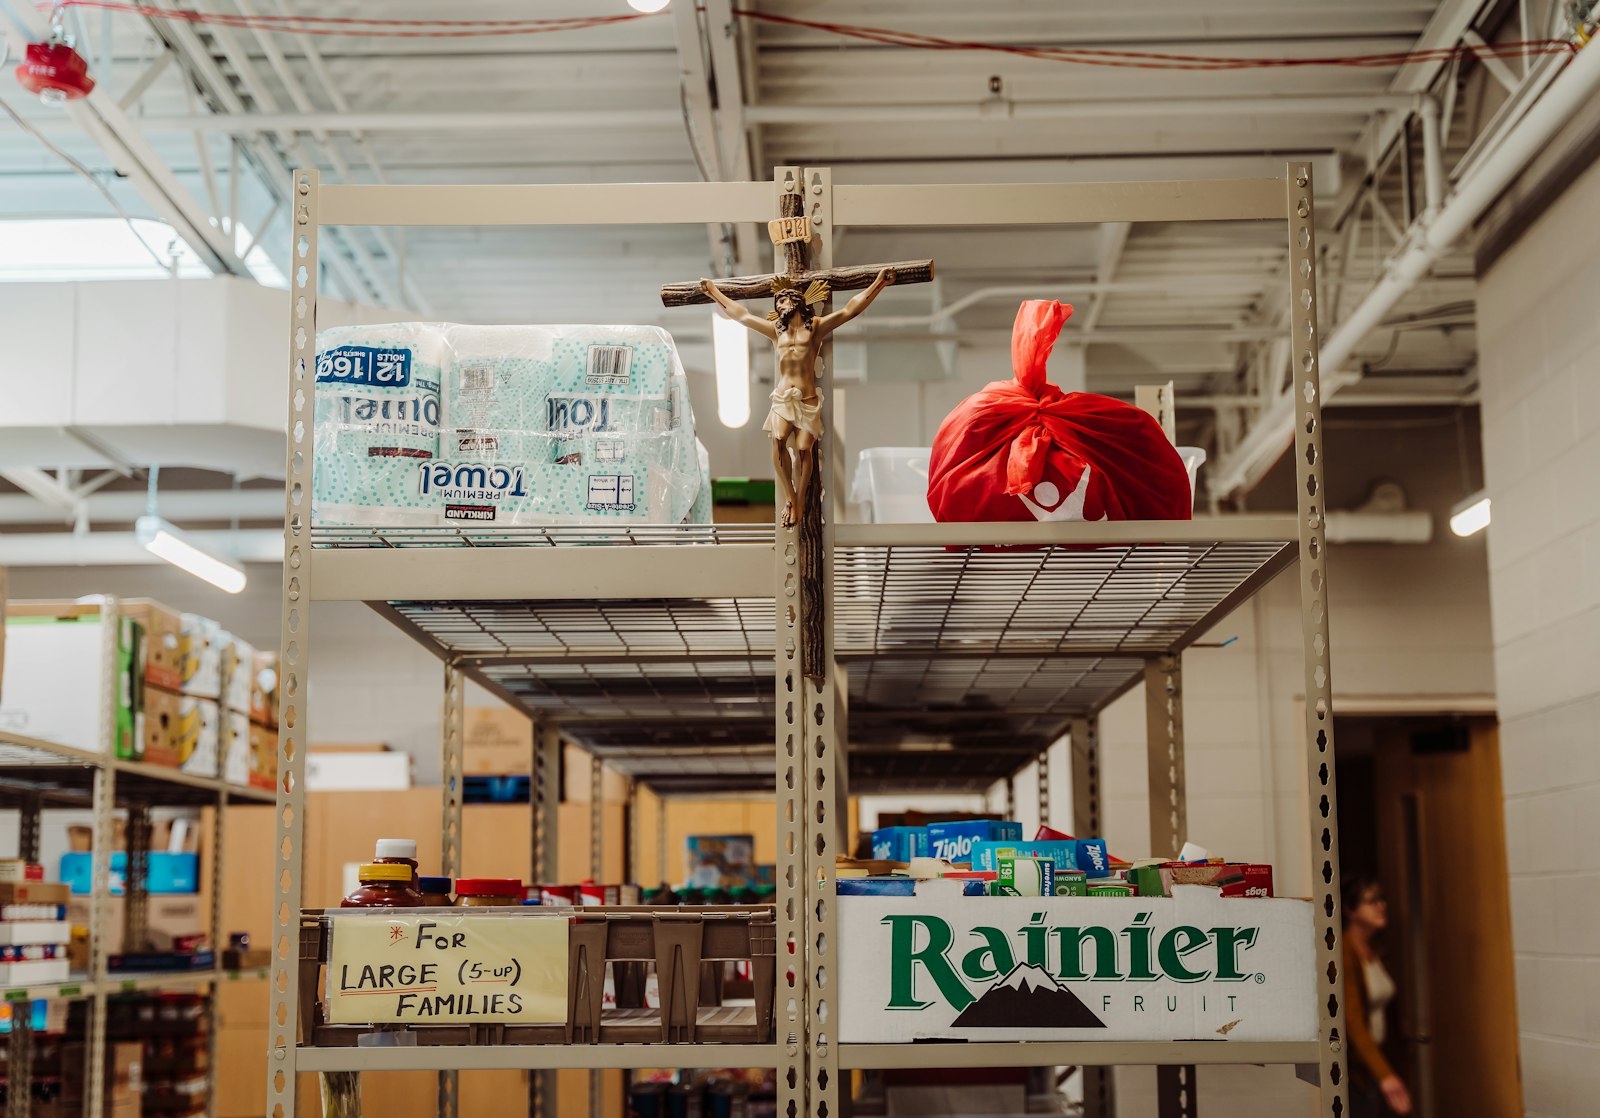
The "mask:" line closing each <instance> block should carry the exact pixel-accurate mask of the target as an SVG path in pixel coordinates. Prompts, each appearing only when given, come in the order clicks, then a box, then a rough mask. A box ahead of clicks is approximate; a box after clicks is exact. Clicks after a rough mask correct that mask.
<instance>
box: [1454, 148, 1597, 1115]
mask: <svg viewBox="0 0 1600 1118" xmlns="http://www.w3.org/2000/svg"><path fill="white" fill-rule="evenodd" d="M1597 206H1600V164H1595V165H1594V166H1591V167H1590V168H1589V170H1588V171H1586V172H1585V173H1583V174H1582V175H1581V176H1579V177H1578V178H1577V179H1576V180H1575V181H1574V182H1573V184H1572V185H1571V186H1570V187H1569V188H1568V189H1567V190H1566V192H1565V193H1564V194H1563V195H1562V196H1561V197H1560V198H1559V199H1558V200H1557V201H1556V202H1555V203H1554V204H1553V205H1552V206H1551V207H1550V208H1549V209H1548V210H1546V212H1545V213H1544V214H1543V215H1542V216H1541V217H1540V218H1539V219H1538V221H1537V222H1536V223H1535V224H1534V225H1533V226H1532V227H1531V228H1529V229H1528V230H1527V231H1526V232H1525V233H1524V234H1523V236H1522V237H1521V238H1520V239H1519V240H1518V241H1517V243H1516V244H1515V245H1514V246H1513V247H1512V248H1511V249H1510V250H1509V251H1507V252H1506V253H1505V254H1504V255H1503V256H1501V257H1500V259H1499V260H1498V261H1496V262H1495V263H1494V264H1493V266H1492V267H1491V268H1490V269H1489V270H1488V271H1487V272H1485V274H1483V275H1482V276H1481V277H1480V286H1479V291H1478V329H1479V333H1478V339H1479V347H1480V353H1481V361H1482V396H1483V446H1484V461H1485V467H1486V471H1487V476H1488V485H1489V491H1490V494H1491V497H1492V499H1493V515H1494V520H1493V523H1492V524H1491V525H1490V527H1489V580H1490V594H1491V600H1492V603H1493V613H1494V644H1495V672H1496V676H1497V680H1498V692H1499V700H1500V718H1501V729H1500V742H1501V769H1502V773H1503V779H1504V782H1505V796H1506V844H1507V853H1508V855H1509V859H1510V868H1511V904H1512V910H1511V918H1512V934H1513V946H1514V950H1515V952H1516V967H1517V1002H1518V1005H1517V1011H1518V1017H1519V1028H1520V1030H1521V1034H1522V1080H1523V1090H1524V1095H1525V1099H1526V1102H1527V1113H1528V1115H1529V1118H1536V1116H1556V1115H1577V1114H1588V1113H1592V1112H1593V1110H1592V1108H1593V1107H1594V1105H1595V1101H1594V1100H1595V1099H1596V1098H1600V742H1597V741H1596V733H1595V727H1596V725H1597V724H1600V671H1597V665H1600V301H1597V299H1596V291H1597V290H1600V287H1597V285H1600V255H1597V253H1596V252H1595V247H1596V244H1597V240H1596V238H1595V236H1594V234H1593V228H1594V214H1595V211H1596V207H1597Z"/></svg>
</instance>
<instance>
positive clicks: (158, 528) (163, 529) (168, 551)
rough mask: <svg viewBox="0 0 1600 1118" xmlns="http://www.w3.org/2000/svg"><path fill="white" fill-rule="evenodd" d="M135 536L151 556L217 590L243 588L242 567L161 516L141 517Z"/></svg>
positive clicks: (236, 590) (134, 529)
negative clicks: (205, 548)
mask: <svg viewBox="0 0 1600 1118" xmlns="http://www.w3.org/2000/svg"><path fill="white" fill-rule="evenodd" d="M133 535H134V538H135V539H137V540H138V541H139V543H140V544H142V545H143V547H144V549H145V550H146V551H148V552H149V553H150V554H151V555H155V556H159V557H160V558H162V559H165V560H166V561H167V562H169V563H171V564H172V565H173V566H175V567H181V568H183V569H184V570H186V571H188V572H189V573H190V574H192V575H194V577H195V578H199V579H204V580H205V581H206V582H209V583H210V584H211V585H212V586H215V587H216V588H217V589H218V590H225V591H227V592H228V593H229V594H237V593H239V591H241V590H243V589H244V584H245V574H244V571H243V570H242V569H241V568H239V567H236V566H234V565H233V564H232V563H229V562H227V561H226V560H223V559H218V558H217V557H216V556H215V555H212V554H211V553H210V552H208V551H201V550H200V549H199V548H198V547H196V546H195V545H194V544H192V543H190V542H189V541H188V540H187V539H185V538H184V535H183V533H182V532H180V531H178V529H176V528H174V527H173V526H172V525H171V524H168V523H167V522H166V521H165V520H162V519H161V518H160V517H159V516H141V517H140V518H139V519H138V520H136V521H134V524H133Z"/></svg>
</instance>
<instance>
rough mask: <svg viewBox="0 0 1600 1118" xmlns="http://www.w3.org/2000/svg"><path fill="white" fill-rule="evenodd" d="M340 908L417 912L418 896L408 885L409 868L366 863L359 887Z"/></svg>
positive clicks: (419, 906)
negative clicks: (404, 909)
mask: <svg viewBox="0 0 1600 1118" xmlns="http://www.w3.org/2000/svg"><path fill="white" fill-rule="evenodd" d="M340 906H341V907H343V908H421V907H422V894H421V893H419V892H417V890H416V889H415V888H414V887H413V886H412V884H411V867H410V866H407V865H405V864H403V863H398V862H368V863H367V864H366V865H364V866H362V867H361V887H360V888H359V889H357V890H356V891H355V892H354V893H351V894H350V895H349V896H348V897H346V898H345V899H344V900H343V901H341V902H340Z"/></svg>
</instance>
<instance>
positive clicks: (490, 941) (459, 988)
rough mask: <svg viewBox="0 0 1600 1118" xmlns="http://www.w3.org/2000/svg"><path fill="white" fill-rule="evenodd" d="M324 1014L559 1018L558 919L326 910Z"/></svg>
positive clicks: (523, 1020)
mask: <svg viewBox="0 0 1600 1118" xmlns="http://www.w3.org/2000/svg"><path fill="white" fill-rule="evenodd" d="M332 921H333V923H332V928H331V930H330V932H331V939H330V943H329V949H328V981H327V1003H328V1021H329V1022H330V1023H331V1024H335V1025H364V1024H371V1023H375V1022H404V1023H407V1024H482V1023H488V1022H501V1023H506V1024H519V1025H543V1024H553V1023H561V1022H564V1021H566V1019H567V921H566V920H564V919H553V918H550V917H545V916H532V915H529V916H525V917H510V916H467V915H461V916H445V915H440V916H432V915H428V916H422V915H417V916H411V915H407V916H398V915H397V916H380V915H370V916H369V915H363V916H355V915H351V916H335V917H333V918H332Z"/></svg>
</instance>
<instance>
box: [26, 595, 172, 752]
mask: <svg viewBox="0 0 1600 1118" xmlns="http://www.w3.org/2000/svg"><path fill="white" fill-rule="evenodd" d="M5 628H6V637H7V640H8V642H9V643H10V646H11V655H10V658H9V659H8V660H7V662H6V668H5V673H6V674H5V682H4V687H3V692H4V697H3V698H0V726H4V727H5V728H6V729H8V730H11V731H13V732H15V733H19V734H26V735H28V736H30V737H36V738H43V739H45V740H46V741H54V742H60V743H61V744H62V745H70V746H73V747H74V748H77V749H85V750H89V751H90V752H94V753H103V752H105V750H106V742H105V740H104V738H103V736H102V733H103V731H102V729H101V716H102V714H103V712H105V709H106V706H107V704H109V703H114V704H115V706H114V709H113V710H112V711H111V717H112V725H113V726H114V728H115V743H114V748H115V754H116V756H118V757H123V758H127V759H130V760H139V759H140V758H141V757H142V756H143V752H144V727H143V724H142V721H141V719H142V716H143V702H144V685H143V677H144V629H143V627H142V626H141V625H139V623H138V622H136V621H134V620H133V619H132V618H131V617H127V616H123V617H121V618H119V622H118V635H117V648H116V664H115V667H114V669H113V670H114V673H115V677H114V684H115V686H114V688H111V689H108V688H107V686H106V682H105V680H104V678H103V676H102V674H101V668H100V665H101V663H102V662H103V656H104V646H103V644H102V640H103V637H102V634H103V632H104V630H103V629H102V628H101V609H100V603H99V602H98V601H85V602H23V603H18V602H12V603H10V605H9V607H8V611H7V614H6V625H5Z"/></svg>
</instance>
